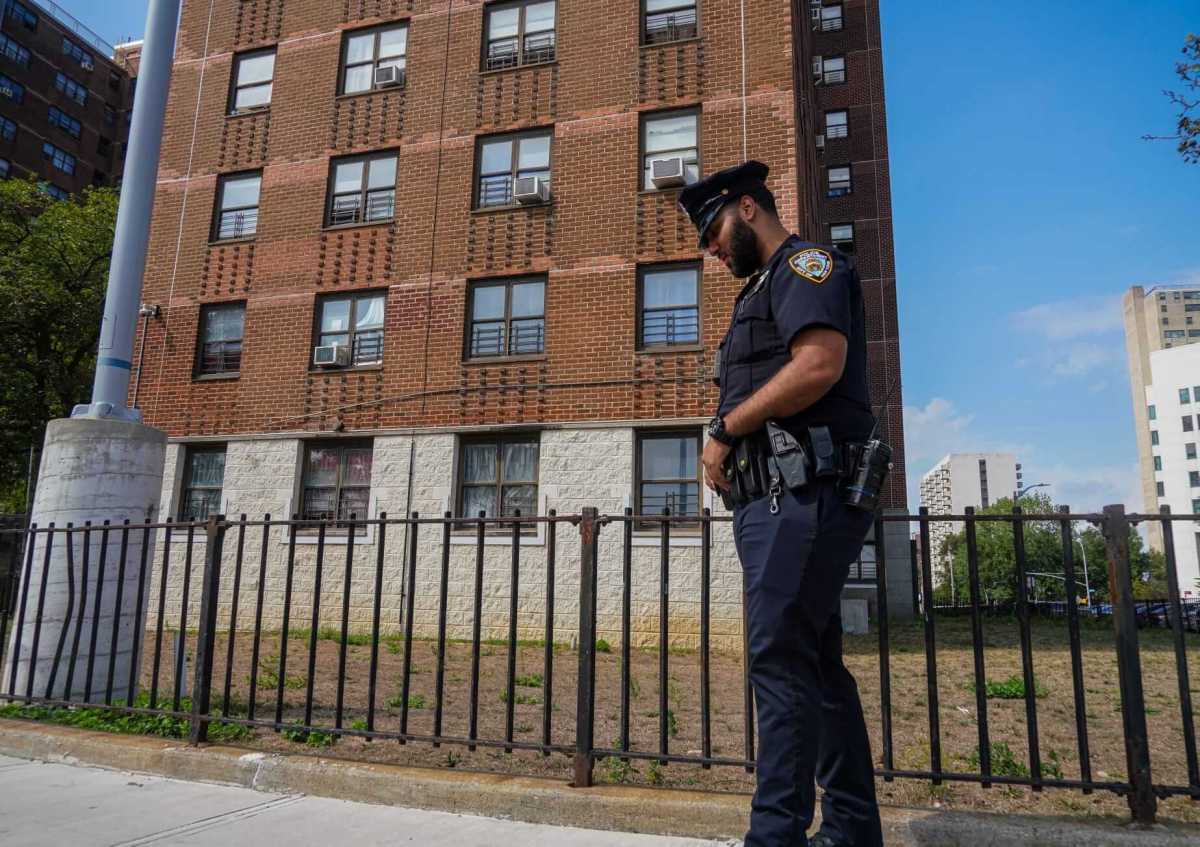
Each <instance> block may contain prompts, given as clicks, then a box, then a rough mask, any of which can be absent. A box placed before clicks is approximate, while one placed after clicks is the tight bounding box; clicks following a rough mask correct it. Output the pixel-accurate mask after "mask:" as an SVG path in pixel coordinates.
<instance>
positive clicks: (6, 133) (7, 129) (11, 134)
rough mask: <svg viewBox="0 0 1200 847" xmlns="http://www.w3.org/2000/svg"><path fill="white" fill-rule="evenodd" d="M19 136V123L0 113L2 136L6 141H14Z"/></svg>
mask: <svg viewBox="0 0 1200 847" xmlns="http://www.w3.org/2000/svg"><path fill="white" fill-rule="evenodd" d="M16 137H17V125H16V123H15V122H14V121H10V120H9V119H8V118H6V117H4V116H3V115H0V138H3V139H4V140H5V141H12V140H13V139H14V138H16Z"/></svg>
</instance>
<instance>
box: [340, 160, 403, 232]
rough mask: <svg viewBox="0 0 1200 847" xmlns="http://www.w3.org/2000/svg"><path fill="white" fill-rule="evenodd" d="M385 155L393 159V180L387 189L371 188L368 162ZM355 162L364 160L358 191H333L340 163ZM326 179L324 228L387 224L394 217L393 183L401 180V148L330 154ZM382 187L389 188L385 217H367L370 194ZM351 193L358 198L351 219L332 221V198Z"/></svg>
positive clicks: (394, 186)
mask: <svg viewBox="0 0 1200 847" xmlns="http://www.w3.org/2000/svg"><path fill="white" fill-rule="evenodd" d="M387 158H391V159H393V160H394V162H395V173H396V175H395V178H394V179H393V180H392V185H391V188H388V189H385V188H371V187H370V182H371V163H372V162H375V161H382V160H384V159H387ZM355 162H362V163H363V169H362V178H361V179H360V181H359V187H358V191H357V192H349V191H343V192H341V193H340V194H335V193H334V188H335V187H336V180H335V177H336V175H337V168H338V166H339V165H350V164H354V163H355ZM326 179H327V181H326V185H325V220H324V226H325V228H326V229H339V228H342V227H354V226H378V225H380V224H387V223H391V222H393V221H395V220H396V185H397V184H398V183H399V181H400V151H399V150H396V149H395V148H390V149H387V150H372V151H370V152H369V153H357V154H355V155H353V156H337V157H334V158H331V159H330V160H329V175H328V177H327V178H326ZM383 191H391V192H392V207H391V214H390V215H388V216H387V217H385V218H372V219H371V220H367V213H368V211H369V210H370V203H371V199H370V196H371V195H372V194H377V193H379V192H383ZM350 196H354V197H357V198H358V203H359V205H358V206H357V207H356V209H355V214H354V217H355V219H354V220H352V221H345V222H340V223H334V220H333V207H334V203H335V201H336V200H337V199H338V198H339V197H350ZM360 218H361V219H360Z"/></svg>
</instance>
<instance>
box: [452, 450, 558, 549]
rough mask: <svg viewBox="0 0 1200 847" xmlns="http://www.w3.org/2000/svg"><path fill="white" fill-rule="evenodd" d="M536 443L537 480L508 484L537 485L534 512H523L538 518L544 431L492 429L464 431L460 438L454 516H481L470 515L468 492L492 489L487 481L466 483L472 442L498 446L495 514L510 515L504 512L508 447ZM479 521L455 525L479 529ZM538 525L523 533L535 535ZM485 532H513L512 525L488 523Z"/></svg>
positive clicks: (464, 529) (460, 529) (458, 528)
mask: <svg viewBox="0 0 1200 847" xmlns="http://www.w3.org/2000/svg"><path fill="white" fill-rule="evenodd" d="M531 443H532V444H534V445H536V446H537V459H536V461H535V462H534V468H533V482H532V483H529V482H525V481H515V482H512V483H508V485H509V486H510V487H511V486H529V485H530V484H532V485H533V514H530V515H521V517H523V518H526V517H538V513H539V511H540V509H539V503H540V499H541V495H542V490H541V488H542V485H541V483H542V433H541V430H520V431H516V432H492V433H479V434H468V433H464V434H462V435H460V436H459V437H458V444H457V445H456V446H457V455H456V456H455V462H454V515H455V517H457V518H459V519H460V520H462V519H471V518H474V519H475V520H478V519H479V515H478V514H475V515H468V514H466V513H465V512H464V511H463V509H464V508H465V502H466V492H467V489H468V488H488V487H490V486H489V485H488V484H486V483H468V482H464V477H465V475H466V461H467V450H466V448H467V447H468V446H470V445H477V444H495V445H496V475H495V481H494V483H492V486H494V495H495V498H496V500H495V503H496V514H495V515H494V516H492V517H508V516H506V515H505V514H504V488H505V485H506V483H505V481H504V447H505V445H509V444H531ZM477 526H478V525H477V524H467V523H459V524H456V525H455V527H454V528H455V531H457V532H460V533H462V532H477V531H478V530H477V528H476V527H477ZM538 526H539V525H538V524H537V523H536V522H532V523H530V524H528V525H527V526H526V525H523V526H522V527H521V533H520V534H521V536H522V537H526V536H534V535H537V534H538ZM484 534H485V535H500V534H505V535H511V534H512V527H511V525H504V524H500V525H487V526H486V527H485V530H484Z"/></svg>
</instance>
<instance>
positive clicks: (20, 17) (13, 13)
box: [8, 0, 39, 32]
mask: <svg viewBox="0 0 1200 847" xmlns="http://www.w3.org/2000/svg"><path fill="white" fill-rule="evenodd" d="M8 16H9V17H10V18H13V19H15V20H17V21H19V22H20V23H22V24H24V26H25V28H26V29H27V30H29V31H30V32H37V28H38V21H39V18H38V15H37V13H36V12H34V11H33V10H32V9H30V8H29V7H28V6H26V5H25V4H24V3H21V2H20V0H12V2H10V3H9V4H8Z"/></svg>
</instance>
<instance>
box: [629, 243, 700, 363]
mask: <svg viewBox="0 0 1200 847" xmlns="http://www.w3.org/2000/svg"><path fill="white" fill-rule="evenodd" d="M686 269H690V270H692V271H694V272H695V274H696V302H695V304H694V306H693V307H691V308H695V310H696V340H695V341H676V342H660V343H656V344H647V343H646V336H645V328H646V327H645V323H646V276H647V275H648V274H653V273H655V272H657V271H676V270H686ZM634 298H635V306H634V308H635V309H636V311H635V314H634V322H635V324H636V326H635V327H634V331H635V333H636V335H637V338H636V340H635V343H636V345H637V347H636V349H637V350H639V351H643V352H658V351H663V350H679V349H681V348H682V349H684V350H691V349H695V348H697V347H699V346H701V345H702V344H703V341H704V309H703V303H704V263H703V262H702V261H695V260H688V261H683V262H652V263H648V264H644V265H638V266H637V290H636V293H635V295H634ZM680 308H689V307H686V306H678V305H674V306H656V307H655V310H656V311H665V310H668V309H680Z"/></svg>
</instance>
